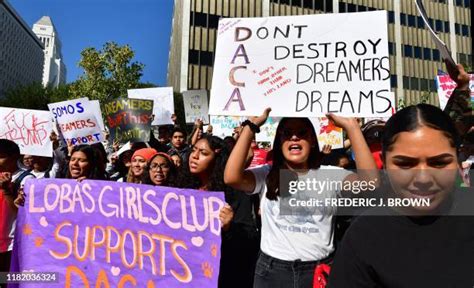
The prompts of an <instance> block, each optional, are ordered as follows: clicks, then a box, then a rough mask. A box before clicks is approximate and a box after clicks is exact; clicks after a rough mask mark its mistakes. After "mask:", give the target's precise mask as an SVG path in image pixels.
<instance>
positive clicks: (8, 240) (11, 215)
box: [0, 169, 35, 253]
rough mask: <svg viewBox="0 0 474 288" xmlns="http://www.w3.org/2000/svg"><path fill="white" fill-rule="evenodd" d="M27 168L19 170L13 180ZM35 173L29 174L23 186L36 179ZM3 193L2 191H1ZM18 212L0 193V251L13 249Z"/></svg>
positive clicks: (22, 183) (22, 182) (21, 184)
mask: <svg viewBox="0 0 474 288" xmlns="http://www.w3.org/2000/svg"><path fill="white" fill-rule="evenodd" d="M23 172H25V170H22V169H20V170H17V171H16V172H15V173H13V175H12V181H15V180H16V179H18V177H20V175H21V174H22V173H23ZM34 178H35V177H34V176H33V175H28V176H26V177H25V178H23V180H22V181H21V183H20V187H23V186H24V185H25V183H26V181H27V180H29V179H34ZM0 193H2V192H0ZM16 214H17V212H16V211H14V210H12V207H11V206H10V204H8V202H7V200H6V199H5V197H4V196H3V193H2V195H0V253H2V252H7V251H11V250H12V249H13V236H14V235H15V226H16V225H15V223H16Z"/></svg>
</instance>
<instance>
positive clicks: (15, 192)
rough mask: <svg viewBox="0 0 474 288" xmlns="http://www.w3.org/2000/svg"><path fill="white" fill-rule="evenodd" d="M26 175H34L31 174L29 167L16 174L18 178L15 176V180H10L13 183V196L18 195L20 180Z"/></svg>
mask: <svg viewBox="0 0 474 288" xmlns="http://www.w3.org/2000/svg"><path fill="white" fill-rule="evenodd" d="M28 175H31V176H33V177H34V175H33V174H31V169H30V170H26V171H23V172H21V174H20V176H18V178H16V179H15V181H12V183H13V191H12V192H13V197H15V198H16V196H18V190H20V186H21V182H22V181H23V179H25V177H26V176H28Z"/></svg>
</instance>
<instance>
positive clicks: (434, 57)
mask: <svg viewBox="0 0 474 288" xmlns="http://www.w3.org/2000/svg"><path fill="white" fill-rule="evenodd" d="M440 60H441V58H440V56H439V50H437V49H433V61H440Z"/></svg>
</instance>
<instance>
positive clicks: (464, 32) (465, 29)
mask: <svg viewBox="0 0 474 288" xmlns="http://www.w3.org/2000/svg"><path fill="white" fill-rule="evenodd" d="M461 27H462V36H466V37H469V26H467V25H462V26H461Z"/></svg>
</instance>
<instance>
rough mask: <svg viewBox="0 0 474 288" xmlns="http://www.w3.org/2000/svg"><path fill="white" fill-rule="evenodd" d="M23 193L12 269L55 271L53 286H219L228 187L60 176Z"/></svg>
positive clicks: (29, 185) (29, 184) (28, 186)
mask: <svg viewBox="0 0 474 288" xmlns="http://www.w3.org/2000/svg"><path fill="white" fill-rule="evenodd" d="M24 191H25V193H26V194H27V195H28V197H26V202H25V207H24V208H21V209H19V214H18V218H17V224H16V227H17V229H16V234H15V248H14V249H15V251H14V256H15V257H13V258H14V259H15V260H16V262H15V261H14V262H13V263H12V264H13V265H12V270H13V271H25V270H28V271H31V270H33V271H47V272H56V273H57V274H56V275H55V278H56V281H57V282H56V283H48V287H129V285H132V286H133V287H181V286H186V285H187V286H188V287H217V279H218V275H219V261H220V244H221V236H220V221H219V211H220V209H221V208H222V207H223V206H224V203H225V202H224V194H223V193H219V192H216V193H214V192H212V193H202V191H196V190H190V189H176V188H168V187H160V186H149V185H138V184H131V183H119V182H110V181H90V180H84V181H82V182H80V183H79V182H77V181H75V180H59V179H47V180H43V179H42V180H31V181H28V182H27V183H26V185H25V188H24ZM32 256H34V257H32ZM124 285H125V286H124Z"/></svg>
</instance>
